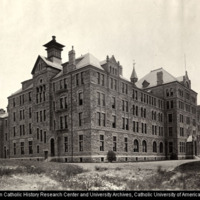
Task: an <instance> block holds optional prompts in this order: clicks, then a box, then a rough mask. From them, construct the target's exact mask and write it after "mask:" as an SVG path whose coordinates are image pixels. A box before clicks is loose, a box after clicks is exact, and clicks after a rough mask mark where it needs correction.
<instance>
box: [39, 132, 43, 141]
mask: <svg viewBox="0 0 200 200" xmlns="http://www.w3.org/2000/svg"><path fill="white" fill-rule="evenodd" d="M40 141H41V142H42V141H43V135H42V130H40Z"/></svg>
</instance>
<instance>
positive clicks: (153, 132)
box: [152, 125, 155, 135]
mask: <svg viewBox="0 0 200 200" xmlns="http://www.w3.org/2000/svg"><path fill="white" fill-rule="evenodd" d="M154 134H155V131H154V125H152V135H154Z"/></svg>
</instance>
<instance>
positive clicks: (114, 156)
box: [107, 151, 116, 162]
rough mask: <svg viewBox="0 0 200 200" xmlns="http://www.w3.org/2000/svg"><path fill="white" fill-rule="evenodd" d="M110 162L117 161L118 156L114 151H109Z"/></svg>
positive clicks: (108, 158)
mask: <svg viewBox="0 0 200 200" xmlns="http://www.w3.org/2000/svg"><path fill="white" fill-rule="evenodd" d="M107 160H108V162H112V161H116V154H115V152H113V151H108V153H107Z"/></svg>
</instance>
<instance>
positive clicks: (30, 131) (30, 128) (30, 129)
mask: <svg viewBox="0 0 200 200" xmlns="http://www.w3.org/2000/svg"><path fill="white" fill-rule="evenodd" d="M29 134H32V127H31V123H29Z"/></svg>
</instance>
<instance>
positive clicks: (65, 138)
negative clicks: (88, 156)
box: [64, 137, 68, 152]
mask: <svg viewBox="0 0 200 200" xmlns="http://www.w3.org/2000/svg"><path fill="white" fill-rule="evenodd" d="M64 151H65V152H68V137H64Z"/></svg>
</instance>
